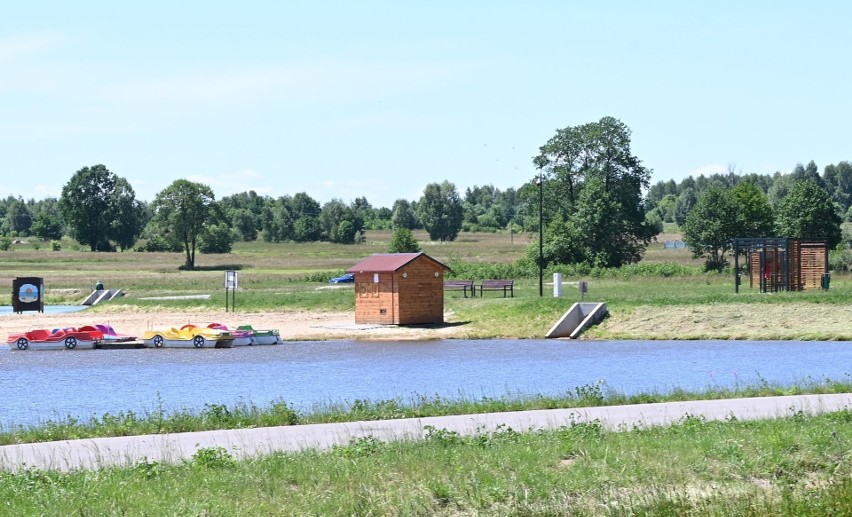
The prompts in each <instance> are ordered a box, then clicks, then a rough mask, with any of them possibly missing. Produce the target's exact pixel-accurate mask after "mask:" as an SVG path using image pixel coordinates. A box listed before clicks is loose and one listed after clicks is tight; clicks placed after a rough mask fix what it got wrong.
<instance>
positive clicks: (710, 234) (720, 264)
mask: <svg viewBox="0 0 852 517" xmlns="http://www.w3.org/2000/svg"><path fill="white" fill-rule="evenodd" d="M681 230H682V231H683V240H684V242H685V243H686V245H687V247H689V250H690V251H692V256H693V257H694V258H699V257H704V258H705V259H706V261H705V263H704V268H705V269H706V270H708V271H721V270H723V269H724V268H725V266H727V265H728V259H727V257H725V254H726V253H727V252H729V251H731V249H732V248H733V240H734V238H736V237H737V236H738V235H737V234H738V233H739V227H738V221H737V213H736V204H735V202H734V198H733V196H732V195H731V194H730V191H728V190H724V189H722V188H721V187H717V186H713V187H710V188H709V189H707V191H705V192H704V194H702V195H701V197H700V198H698V202H697V203H696V204H695V206H694V207H693V208H692V210H691V211H690V212H689V215H688V216H687V217H686V222H685V223H684V225H683V227H682V228H681Z"/></svg>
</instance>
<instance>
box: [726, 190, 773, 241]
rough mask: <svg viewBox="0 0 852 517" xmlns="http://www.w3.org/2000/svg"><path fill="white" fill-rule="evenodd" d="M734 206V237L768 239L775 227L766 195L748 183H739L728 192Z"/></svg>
mask: <svg viewBox="0 0 852 517" xmlns="http://www.w3.org/2000/svg"><path fill="white" fill-rule="evenodd" d="M730 195H731V197H732V201H733V203H734V205H735V210H736V218H737V227H738V229H739V230H738V234H737V235H736V237H768V236H770V235H771V234H772V231H773V229H774V227H775V215H774V213H773V211H772V205H770V204H769V199H767V197H766V195H765V194H764V193H763V192H761V191H760V189H759V188H757V185H755V184H754V183H752V182H750V181H741V182H739V183H737V186H736V187H734V188H732V189H731V191H730Z"/></svg>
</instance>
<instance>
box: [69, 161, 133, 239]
mask: <svg viewBox="0 0 852 517" xmlns="http://www.w3.org/2000/svg"><path fill="white" fill-rule="evenodd" d="M59 208H60V210H61V212H62V217H63V219H65V222H66V223H67V224H68V227H69V228H70V232H71V236H72V237H74V238H75V239H77V241H78V242H80V243H81V244H86V245H88V246H89V248H90V249H91V250H92V251H108V250H112V249H113V245H112V244H111V243H110V240H113V241H115V242H116V243H117V244H118V245H119V246H121V247H122V249H126V248H129V247H130V246H132V245H133V242H135V240H136V238H137V237H138V236H139V234H140V233H141V231H142V228H143V226H144V220H140V219H139V218H140V217H142V215H143V212H142V210H141V208H140V206H139V203H138V202H137V201H136V199H135V193H134V192H133V188H131V187H130V184H129V183H128V182H127V180H125V179H124V178H121V177H119V176H117V175H115V174H114V173H112V172H110V171H109V169H107V168H106V167H105V166H103V165H100V164H98V165H93V166H91V167H83V168H82V169H80V170H79V171H77V172H76V173H75V174H74V175H73V176H72V177H71V179H70V180H69V181H68V183H66V184H65V186H64V187H62V195H61V196H60V198H59Z"/></svg>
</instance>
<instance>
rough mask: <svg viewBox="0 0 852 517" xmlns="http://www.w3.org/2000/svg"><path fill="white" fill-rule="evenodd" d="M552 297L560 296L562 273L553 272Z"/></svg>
mask: <svg viewBox="0 0 852 517" xmlns="http://www.w3.org/2000/svg"><path fill="white" fill-rule="evenodd" d="M553 297H554V298H562V273H553Z"/></svg>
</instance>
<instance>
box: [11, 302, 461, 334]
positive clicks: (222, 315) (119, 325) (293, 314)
mask: <svg viewBox="0 0 852 517" xmlns="http://www.w3.org/2000/svg"><path fill="white" fill-rule="evenodd" d="M101 323H106V324H109V325H112V327H113V328H114V329H115V330H116V331H117V332H120V333H122V334H130V335H137V336H141V335H142V334H143V333H144V332H145V331H146V330H150V329H160V328H170V327H181V326H183V325H186V324H187V323H191V324H194V325H198V326H207V325H208V324H210V323H220V324H223V325H227V326H228V327H230V328H236V327H237V326H239V325H251V326H253V327H254V328H255V329H259V330H266V329H278V331H279V333H280V335H281V339H284V340H287V341H298V340H317V339H382V340H412V339H444V338H452V337H459V336H460V335H461V333H462V332H463V331H464V329H463V328H462V327H460V326H456V325H451V324H448V325H425V326H406V327H400V326H397V325H367V324H356V323H355V314H354V313H353V312H307V311H280V312H278V311H276V312H236V313H234V312H228V313H226V312H225V311H223V310H198V309H196V310H186V311H182V310H168V311H167V310H143V309H138V308H135V307H115V308H109V309H107V310H102V311H101V312H98V313H90V312H87V311H83V312H76V313H59V314H56V313H51V314H41V313H32V312H27V313H23V314H8V315H3V316H0V336H2V337H4V338H5V337H6V336H8V335H9V334H14V333H19V332H25V331H29V330H35V329H40V328H46V329H54V328H66V327H81V326H83V325H94V324H101Z"/></svg>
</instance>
